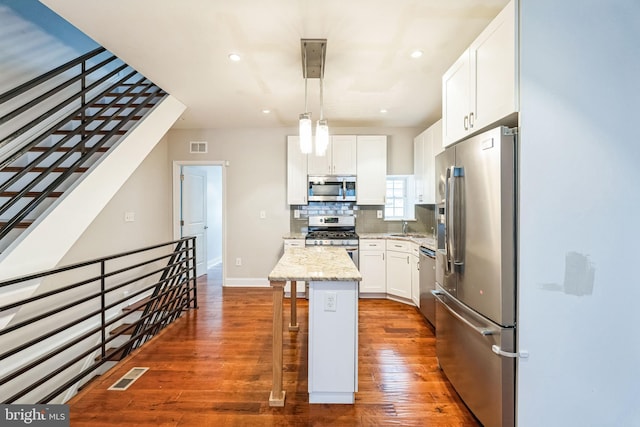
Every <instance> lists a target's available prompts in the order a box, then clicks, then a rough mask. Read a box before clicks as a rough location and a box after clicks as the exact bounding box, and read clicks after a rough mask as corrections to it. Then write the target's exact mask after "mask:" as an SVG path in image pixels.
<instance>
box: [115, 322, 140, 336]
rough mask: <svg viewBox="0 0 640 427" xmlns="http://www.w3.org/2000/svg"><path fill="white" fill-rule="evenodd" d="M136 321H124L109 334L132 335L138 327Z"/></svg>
mask: <svg viewBox="0 0 640 427" xmlns="http://www.w3.org/2000/svg"><path fill="white" fill-rule="evenodd" d="M136 326H137V325H136V324H135V323H123V324H122V325H120V326H118V327H116V328H113V329H112V330H111V331H110V332H109V335H131V334H133V331H134V330H135V329H136Z"/></svg>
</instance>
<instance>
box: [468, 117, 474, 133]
mask: <svg viewBox="0 0 640 427" xmlns="http://www.w3.org/2000/svg"><path fill="white" fill-rule="evenodd" d="M473 123H474V120H473V113H469V127H470V128H471V129H473Z"/></svg>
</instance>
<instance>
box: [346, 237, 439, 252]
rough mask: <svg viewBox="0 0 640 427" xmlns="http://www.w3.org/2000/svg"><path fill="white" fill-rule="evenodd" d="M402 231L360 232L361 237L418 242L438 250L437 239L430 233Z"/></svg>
mask: <svg viewBox="0 0 640 427" xmlns="http://www.w3.org/2000/svg"><path fill="white" fill-rule="evenodd" d="M399 234H400V233H358V236H360V238H361V239H392V240H405V241H410V242H414V243H417V244H418V245H420V246H424V247H425V248H428V249H431V250H434V251H435V250H436V239H435V238H434V237H432V236H430V235H428V234H422V233H407V234H405V235H401V236H400V235H399Z"/></svg>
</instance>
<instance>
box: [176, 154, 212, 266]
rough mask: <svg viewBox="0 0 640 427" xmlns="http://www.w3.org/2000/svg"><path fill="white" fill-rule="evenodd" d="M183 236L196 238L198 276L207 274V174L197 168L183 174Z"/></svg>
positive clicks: (184, 168)
mask: <svg viewBox="0 0 640 427" xmlns="http://www.w3.org/2000/svg"><path fill="white" fill-rule="evenodd" d="M181 175H182V176H181V181H182V185H181V192H180V194H181V196H182V198H181V205H182V209H181V210H182V218H181V222H180V224H181V236H182V237H185V236H195V237H196V276H200V275H202V274H205V273H206V272H207V267H206V266H207V254H206V247H207V233H206V230H207V173H206V172H205V171H204V170H203V169H202V168H199V167H197V166H183V167H182V172H181Z"/></svg>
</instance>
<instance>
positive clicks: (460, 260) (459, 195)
mask: <svg viewBox="0 0 640 427" xmlns="http://www.w3.org/2000/svg"><path fill="white" fill-rule="evenodd" d="M451 169H452V170H451V175H452V176H451V197H450V199H451V202H450V204H451V209H450V212H451V217H450V218H451V220H450V223H451V224H453V233H452V238H451V240H452V241H453V245H452V248H453V249H452V255H453V264H454V265H456V266H462V265H464V247H463V246H464V245H463V242H464V221H465V219H464V212H465V206H464V197H465V195H464V181H463V179H464V168H461V167H452V168H451Z"/></svg>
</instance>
